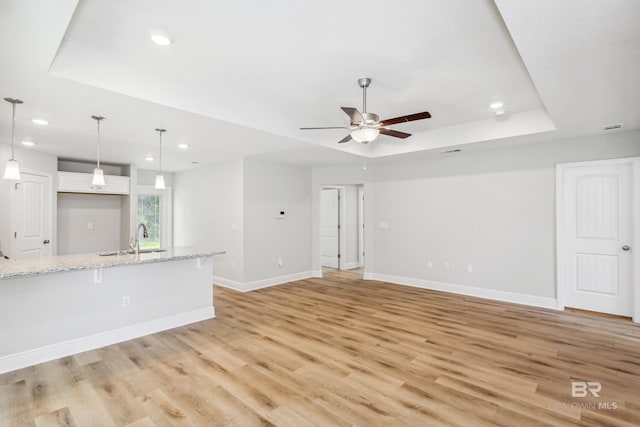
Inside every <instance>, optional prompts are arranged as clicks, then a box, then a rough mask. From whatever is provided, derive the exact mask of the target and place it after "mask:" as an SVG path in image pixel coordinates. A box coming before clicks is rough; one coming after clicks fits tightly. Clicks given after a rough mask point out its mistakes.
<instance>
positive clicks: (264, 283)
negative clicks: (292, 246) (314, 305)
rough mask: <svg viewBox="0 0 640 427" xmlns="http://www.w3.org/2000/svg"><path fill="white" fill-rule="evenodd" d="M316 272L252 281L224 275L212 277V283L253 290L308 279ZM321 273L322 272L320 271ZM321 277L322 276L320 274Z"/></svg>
mask: <svg viewBox="0 0 640 427" xmlns="http://www.w3.org/2000/svg"><path fill="white" fill-rule="evenodd" d="M315 273H316V272H313V271H303V272H300V273H293V274H287V275H284V276H277V277H270V278H268V279H261V280H256V281H253V282H246V283H241V282H236V281H234V280H229V279H225V278H224V277H218V276H214V277H213V283H214V284H215V285H220V286H224V287H225V288H230V289H234V290H236V291H240V292H249V291H255V290H256V289H262V288H268V287H270V286H276V285H282V284H283V283H289V282H295V281H296V280H303V279H309V278H311V277H317V276H315V275H314V274H315ZM320 274H322V272H320ZM320 277H322V276H320Z"/></svg>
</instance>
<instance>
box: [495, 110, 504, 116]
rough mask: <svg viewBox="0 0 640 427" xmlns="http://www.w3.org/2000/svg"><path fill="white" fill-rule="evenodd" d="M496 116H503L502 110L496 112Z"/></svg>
mask: <svg viewBox="0 0 640 427" xmlns="http://www.w3.org/2000/svg"><path fill="white" fill-rule="evenodd" d="M496 116H504V110H498V111H496Z"/></svg>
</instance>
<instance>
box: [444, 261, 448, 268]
mask: <svg viewBox="0 0 640 427" xmlns="http://www.w3.org/2000/svg"><path fill="white" fill-rule="evenodd" d="M444 269H445V270H448V269H449V263H448V262H446V261H445V263H444Z"/></svg>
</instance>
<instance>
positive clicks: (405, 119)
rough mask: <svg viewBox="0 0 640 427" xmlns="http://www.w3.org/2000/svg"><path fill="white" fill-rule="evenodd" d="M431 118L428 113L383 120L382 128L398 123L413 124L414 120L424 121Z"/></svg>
mask: <svg viewBox="0 0 640 427" xmlns="http://www.w3.org/2000/svg"><path fill="white" fill-rule="evenodd" d="M429 118H431V114H429V112H428V111H424V112H422V113H416V114H409V115H408V116H401V117H396V118H393V119H387V120H382V121H381V122H380V126H389V125H395V124H396V123H405V122H412V121H414V120H422V119H429Z"/></svg>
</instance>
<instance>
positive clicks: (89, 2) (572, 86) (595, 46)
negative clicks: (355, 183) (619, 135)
mask: <svg viewBox="0 0 640 427" xmlns="http://www.w3.org/2000/svg"><path fill="white" fill-rule="evenodd" d="M400 5H401V6H402V7H399V3H398V2H396V3H391V2H386V1H383V0H368V1H349V2H345V1H340V0H325V1H323V2H300V1H295V0H255V1H252V2H247V1H245V2H242V1H238V0H225V1H209V2H206V1H201V0H184V1H181V2H170V1H157V0H137V1H136V2H125V1H109V2H105V1H99V0H80V1H76V0H57V1H56V2H42V1H38V0H22V1H12V0H0V37H1V38H2V40H5V41H11V42H10V43H8V42H4V43H3V44H2V46H0V63H2V64H3V66H2V67H0V95H1V96H2V97H5V96H10V97H19V98H22V99H24V101H25V104H24V105H22V106H19V107H18V119H17V121H16V125H17V128H16V130H17V140H22V139H32V140H34V141H36V142H37V146H36V147H35V148H34V149H37V150H41V151H46V152H51V153H55V154H57V155H60V156H61V157H71V158H83V159H93V158H94V156H95V123H94V122H93V121H92V120H91V119H90V118H89V116H91V115H92V114H101V115H104V116H106V117H107V120H106V121H105V123H104V124H103V126H102V131H103V132H102V136H103V152H102V156H103V159H104V160H106V161H111V162H122V163H136V164H138V166H139V167H141V168H149V169H152V168H154V167H156V165H155V162H154V163H146V162H145V161H144V157H145V155H147V154H154V155H156V157H157V146H158V138H157V134H156V133H155V132H154V129H155V128H156V127H165V128H167V129H168V132H167V134H166V136H165V138H164V147H166V149H165V151H164V155H163V166H165V167H166V169H168V170H183V169H187V168H190V167H193V166H194V165H193V164H192V162H193V161H198V162H200V163H201V164H207V163H213V162H216V161H220V160H224V159H227V158H231V157H236V156H239V155H264V156H268V157H269V158H275V159H278V158H281V159H282V160H283V161H287V162H293V163H300V164H311V165H328V164H345V163H353V164H356V163H358V164H359V163H360V162H361V161H362V160H361V159H360V158H359V157H358V156H355V155H354V154H358V155H361V156H367V157H381V156H391V155H394V154H400V153H409V152H412V151H419V150H438V151H440V150H442V149H443V147H451V146H460V145H463V144H469V143H477V144H482V143H485V142H487V141H489V142H492V145H493V146H495V141H496V140H501V141H503V142H504V143H505V144H508V143H519V142H535V141H543V140H549V139H553V138H568V137H575V136H580V135H589V134H595V133H598V132H602V130H601V127H602V125H604V124H608V123H617V122H624V123H625V128H624V130H625V131H626V130H634V129H640V77H639V76H640V25H638V24H637V23H638V22H640V2H637V1H633V0H569V1H563V2H558V1H555V0H522V1H518V2H513V1H509V0H496V1H495V3H494V2H492V1H489V0H479V1H469V0H449V1H446V2H442V1H436V0H428V1H427V0H405V1H403V2H402V3H400ZM152 30H161V31H163V32H165V33H167V34H170V35H171V36H172V37H173V38H174V39H175V43H174V44H173V45H171V46H167V47H160V46H157V45H154V44H153V43H152V42H151V41H150V40H149V33H150V31H152ZM364 76H368V77H371V78H372V79H373V83H372V86H371V88H370V89H369V91H368V110H369V111H372V112H375V113H377V114H379V115H380V116H381V118H390V117H395V116H400V115H405V114H410V113H415V112H420V111H425V110H426V111H429V112H430V113H431V114H432V116H433V118H431V119H428V120H423V121H419V122H413V123H407V124H404V125H395V126H394V129H398V130H402V131H406V132H411V133H413V136H412V137H411V138H408V139H407V140H402V141H401V140H396V139H393V138H390V137H387V136H381V137H380V138H379V139H378V140H376V141H374V142H373V143H371V144H369V145H366V146H365V145H361V144H358V143H356V142H350V143H347V144H337V141H338V140H340V139H341V138H342V137H343V136H345V135H346V132H347V131H345V130H326V131H300V130H299V129H298V128H299V127H306V126H344V125H347V124H348V118H347V116H346V115H345V114H344V113H343V112H342V111H341V110H340V109H339V107H340V106H350V107H356V108H359V109H361V91H360V88H359V87H358V86H357V83H356V80H357V78H359V77H364ZM496 100H501V101H504V103H505V107H506V110H507V112H508V114H507V115H506V116H505V117H503V118H502V119H500V120H497V119H496V117H495V116H494V113H493V111H492V110H491V109H490V108H489V104H490V103H491V102H493V101H496ZM1 111H4V113H2V114H0V125H1V126H2V129H3V130H2V131H0V141H4V142H8V141H9V138H10V132H8V125H9V124H10V112H11V109H10V106H9V104H6V105H5V108H4V110H0V112H1ZM36 116H37V117H43V118H46V119H48V120H49V122H50V124H49V125H48V126H46V127H37V126H36V125H33V124H32V123H31V122H30V120H31V118H33V117H36ZM179 142H186V143H188V144H189V145H190V146H191V148H190V149H188V150H186V151H185V150H180V149H178V148H177V147H176V145H177V143H179ZM338 150H343V151H338ZM350 153H351V154H350ZM402 157H406V156H402Z"/></svg>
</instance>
